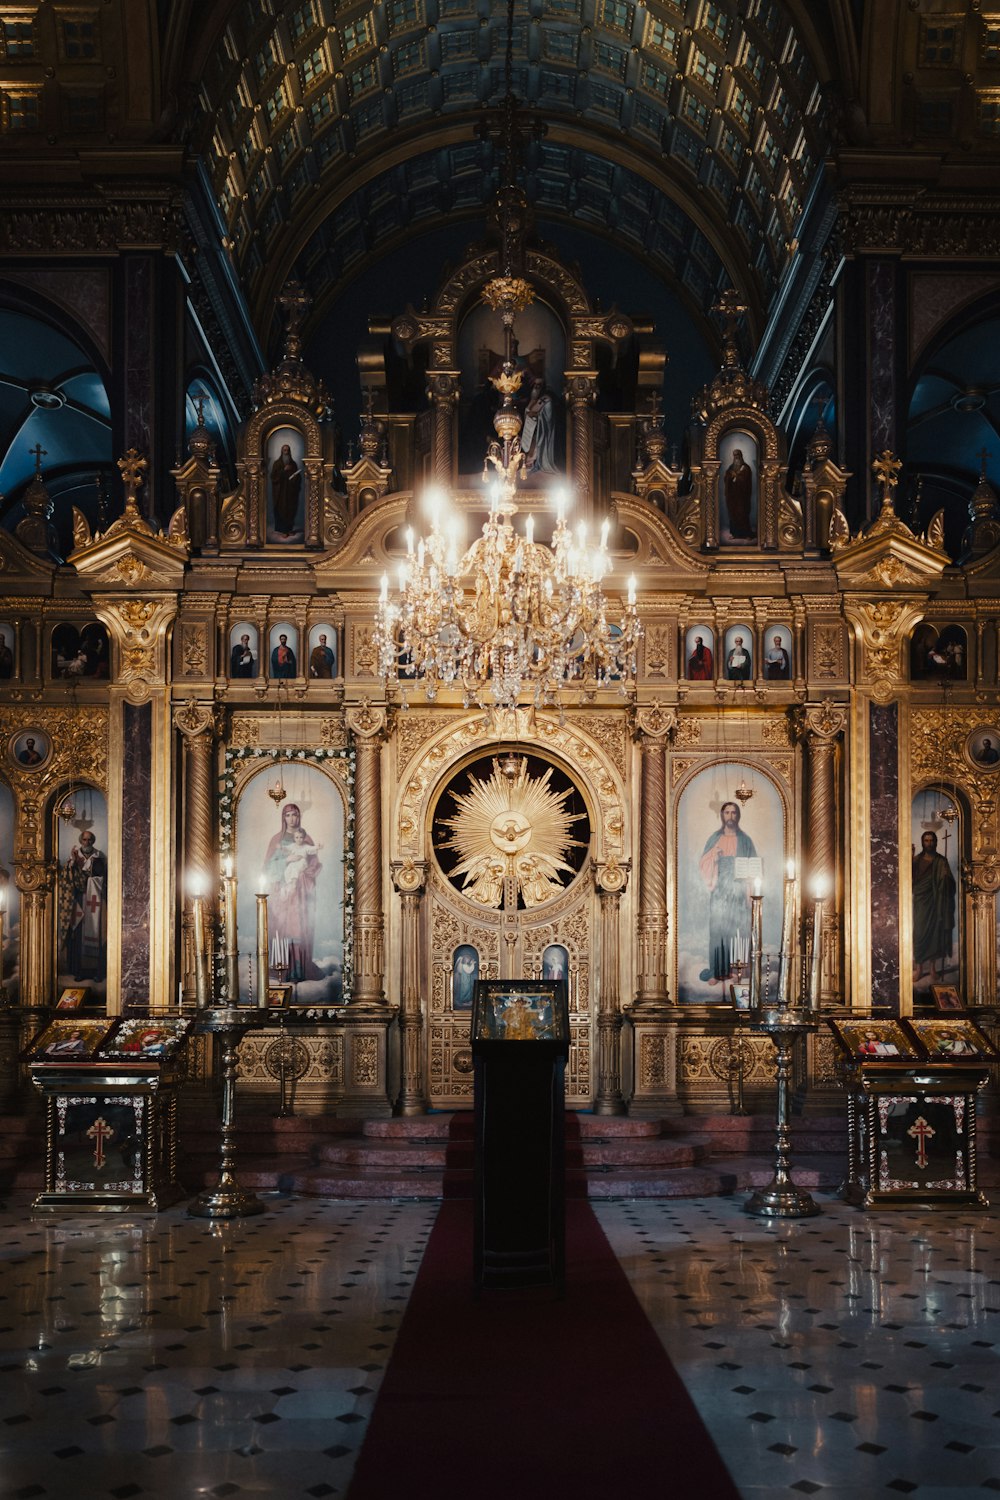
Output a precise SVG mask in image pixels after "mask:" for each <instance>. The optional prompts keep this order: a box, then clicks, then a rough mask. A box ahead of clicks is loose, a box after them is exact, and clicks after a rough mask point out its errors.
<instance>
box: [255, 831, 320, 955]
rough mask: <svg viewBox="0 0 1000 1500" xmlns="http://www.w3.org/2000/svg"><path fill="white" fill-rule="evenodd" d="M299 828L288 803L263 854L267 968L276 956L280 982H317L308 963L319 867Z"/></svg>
mask: <svg viewBox="0 0 1000 1500" xmlns="http://www.w3.org/2000/svg"><path fill="white" fill-rule="evenodd" d="M321 847H322V845H317V844H315V843H314V842H313V839H312V837H311V836H310V834H309V833H308V831H307V830H306V829H305V828H303V826H302V809H301V808H300V807H299V805H298V803H297V802H289V804H288V806H287V807H284V808H282V810H281V830H280V832H278V833H276V834H274V836H273V837H272V839H271V841H270V843H269V844H268V846H267V854H266V855H265V856H264V878H265V882H266V884H267V891H268V902H267V916H268V928H269V933H270V937H271V953H272V963H271V967H272V969H274V958H273V956H274V954H276V953H280V954H281V955H282V958H283V959H284V960H285V963H286V964H287V967H286V968H285V969H284V972H283V973H282V974H281V976H280V977H281V978H282V979H286V980H289V981H290V982H291V983H293V984H294V983H296V982H298V981H299V980H301V979H322V978H323V977H324V976H323V972H322V970H321V969H319V968H317V966H316V964H315V963H314V962H313V943H314V941H315V932H316V881H317V878H318V876H319V873H320V871H321V870H322V868H323V866H322V865H321V864H320V862H319V856H318V854H317V849H319V848H321Z"/></svg>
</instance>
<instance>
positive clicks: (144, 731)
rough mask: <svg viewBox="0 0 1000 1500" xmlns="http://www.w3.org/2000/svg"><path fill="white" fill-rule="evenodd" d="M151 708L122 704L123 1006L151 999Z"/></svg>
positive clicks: (148, 705) (144, 704)
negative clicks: (123, 705)
mask: <svg viewBox="0 0 1000 1500" xmlns="http://www.w3.org/2000/svg"><path fill="white" fill-rule="evenodd" d="M152 723H153V710H152V706H151V705H150V704H149V703H143V704H141V705H139V706H138V707H137V706H135V705H134V704H131V703H126V704H125V707H124V724H123V728H124V752H125V753H124V761H125V764H124V777H123V781H124V786H123V792H122V962H121V999H122V1007H123V1008H124V1007H125V1006H126V1005H128V1004H130V1003H131V1004H144V1003H146V1002H147V1001H148V1000H149V951H150V950H149V896H150V890H149V876H150V870H149V859H150V834H151V804H150V796H151V791H152V775H151V755H152Z"/></svg>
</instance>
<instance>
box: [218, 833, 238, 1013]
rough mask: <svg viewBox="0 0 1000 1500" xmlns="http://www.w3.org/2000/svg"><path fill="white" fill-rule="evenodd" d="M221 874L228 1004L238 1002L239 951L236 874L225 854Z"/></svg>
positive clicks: (228, 857)
mask: <svg viewBox="0 0 1000 1500" xmlns="http://www.w3.org/2000/svg"><path fill="white" fill-rule="evenodd" d="M223 872H224V873H223V876H222V920H223V922H224V924H225V928H226V992H227V996H228V1000H229V1004H230V1005H239V1003H240V953H239V941H238V939H237V936H236V876H235V875H234V874H233V860H232V856H231V855H229V854H227V855H226V860H225V864H224V865H223Z"/></svg>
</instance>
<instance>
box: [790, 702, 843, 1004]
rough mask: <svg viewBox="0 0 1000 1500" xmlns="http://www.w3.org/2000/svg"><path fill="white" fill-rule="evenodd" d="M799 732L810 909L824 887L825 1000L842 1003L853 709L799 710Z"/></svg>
mask: <svg viewBox="0 0 1000 1500" xmlns="http://www.w3.org/2000/svg"><path fill="white" fill-rule="evenodd" d="M798 727H799V732H800V734H801V736H802V738H803V740H804V741H805V746H806V787H807V809H806V823H805V833H806V850H807V857H808V866H807V869H806V871H805V872H803V874H804V880H803V881H802V882H801V884H802V889H803V892H804V896H805V901H806V906H807V907H808V905H809V903H810V902H811V900H812V894H813V892H812V887H813V883H814V882H815V881H817V880H820V881H822V882H823V885H824V887H825V890H826V896H825V898H824V904H823V930H822V934H821V950H820V951H821V967H820V999H821V1002H822V1001H823V1000H826V1001H828V1002H829V1001H836V1000H838V999H839V996H840V990H841V985H840V973H839V969H840V954H839V947H838V932H839V927H840V918H839V892H838V889H837V774H836V773H837V741H838V739H839V738H840V736H841V735H842V734H843V732H844V730H845V729H846V727H847V710H846V709H845V708H844V707H843V706H841V705H839V704H833V703H822V704H819V705H817V706H807V707H805V708H803V709H801V710H800V711H799V719H798Z"/></svg>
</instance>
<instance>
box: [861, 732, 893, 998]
mask: <svg viewBox="0 0 1000 1500" xmlns="http://www.w3.org/2000/svg"><path fill="white" fill-rule="evenodd" d="M868 789H869V797H870V804H871V811H870V814H869V823H868V830H869V842H868V859H869V867H870V871H871V887H870V889H871V897H870V908H869V914H870V931H871V999H872V1002H873V1003H874V1004H876V1005H882V1006H885V1005H889V1006H891V1007H892V1009H893V1011H894V1013H895V1014H897V1015H898V1013H899V1003H900V958H899V944H900V931H899V705H898V704H896V703H869V704H868Z"/></svg>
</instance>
